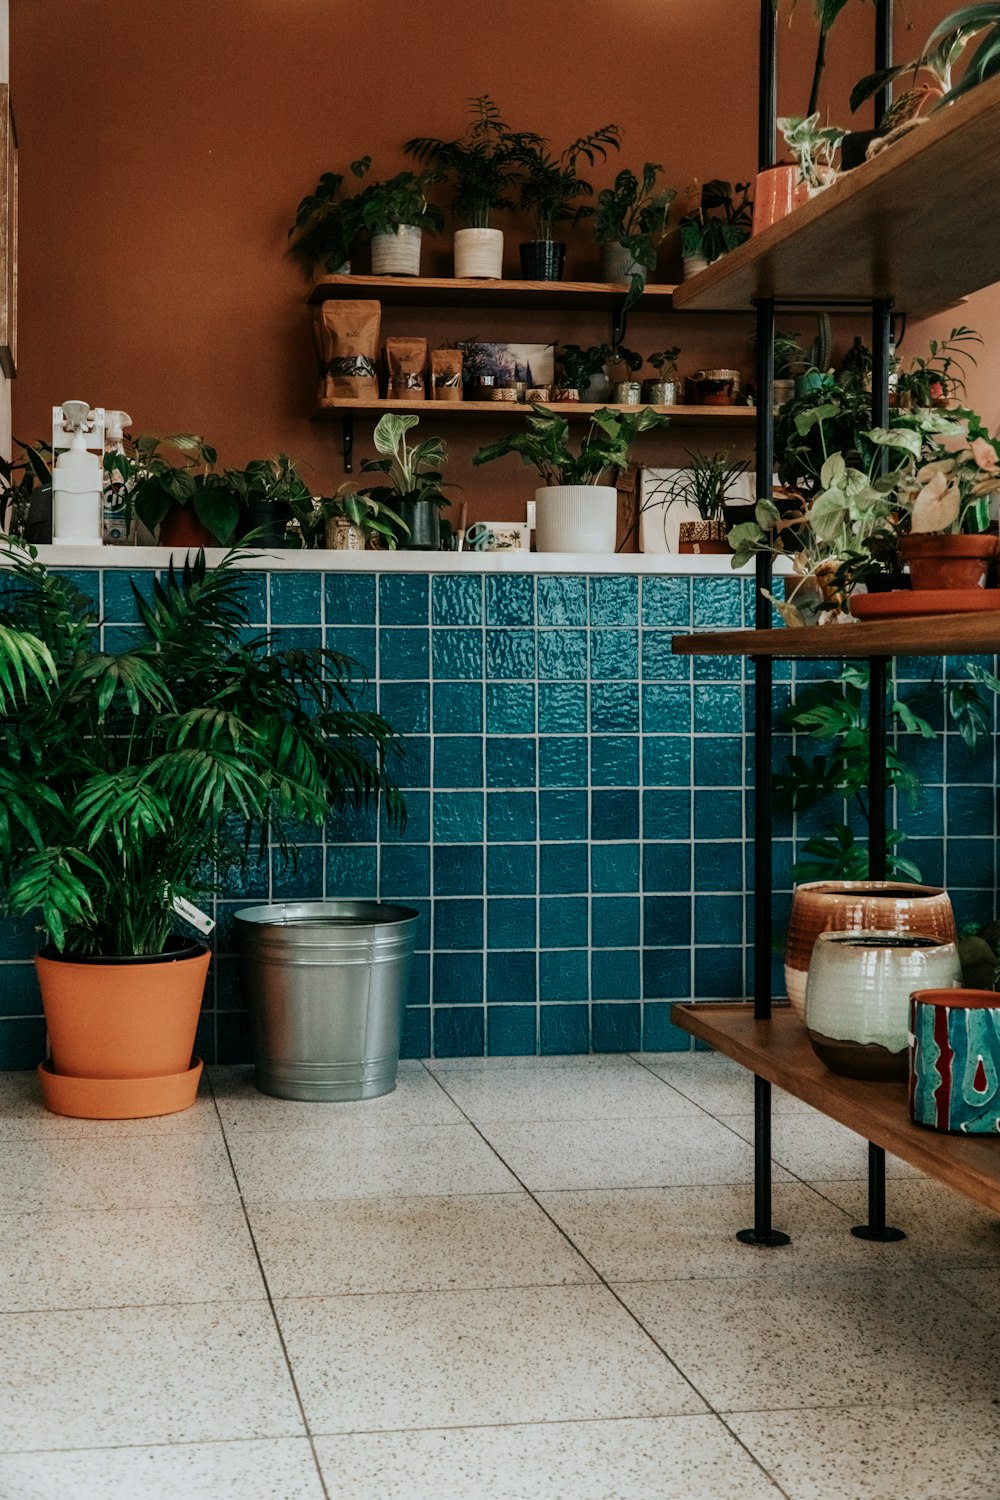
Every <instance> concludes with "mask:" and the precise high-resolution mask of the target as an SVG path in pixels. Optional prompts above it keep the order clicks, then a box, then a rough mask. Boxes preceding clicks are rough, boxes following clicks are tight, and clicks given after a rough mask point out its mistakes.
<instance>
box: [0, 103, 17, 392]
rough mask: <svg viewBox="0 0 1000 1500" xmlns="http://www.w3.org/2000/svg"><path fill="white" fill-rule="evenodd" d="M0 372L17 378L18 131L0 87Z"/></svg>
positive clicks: (11, 378) (11, 377) (8, 376)
mask: <svg viewBox="0 0 1000 1500" xmlns="http://www.w3.org/2000/svg"><path fill="white" fill-rule="evenodd" d="M0 370H2V371H3V373H4V375H6V377H7V379H8V380H13V379H14V377H15V375H16V374H17V129H16V127H15V125H14V112H13V110H12V108H11V103H10V85H9V84H6V83H2V84H0Z"/></svg>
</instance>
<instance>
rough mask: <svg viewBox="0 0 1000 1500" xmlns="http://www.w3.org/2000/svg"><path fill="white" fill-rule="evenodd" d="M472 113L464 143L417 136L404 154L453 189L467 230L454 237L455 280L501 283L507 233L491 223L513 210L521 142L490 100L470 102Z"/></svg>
mask: <svg viewBox="0 0 1000 1500" xmlns="http://www.w3.org/2000/svg"><path fill="white" fill-rule="evenodd" d="M470 112H471V115H472V119H471V122H470V124H469V128H468V130H467V131H466V133H465V136H464V137H463V138H462V139H461V140H458V141H443V140H440V139H439V138H438V137H436V136H415V137H414V138H413V139H412V140H409V141H407V142H406V148H405V149H406V150H407V151H408V152H409V153H410V154H411V155H412V156H414V157H415V158H416V160H417V161H418V162H420V163H422V164H423V163H428V164H430V165H431V166H432V167H434V168H435V169H436V170H437V171H439V172H440V173H442V174H443V176H445V177H446V178H447V179H448V180H449V181H450V182H451V183H452V185H453V188H454V198H453V200H452V207H453V210H454V213H455V217H456V218H457V219H458V220H459V222H460V223H461V224H462V226H463V227H462V228H461V229H456V231H455V275H456V276H457V277H482V278H484V279H489V280H499V279H500V277H502V276H503V230H502V229H494V228H493V227H492V226H491V224H490V220H491V218H492V216H493V214H494V212H495V211H497V210H498V209H504V208H513V206H514V205H513V200H512V198H511V197H510V192H511V188H512V186H513V183H514V177H515V171H516V169H515V167H514V164H513V153H514V148H515V145H516V143H517V138H516V137H515V136H514V134H513V132H512V131H511V129H510V126H509V125H508V124H507V123H506V121H505V120H504V119H503V117H502V116H501V114H500V111H499V109H498V108H497V105H496V104H495V103H494V101H493V100H492V99H491V98H490V96H489V94H482V95H480V96H479V97H478V98H476V99H472V100H471V101H470Z"/></svg>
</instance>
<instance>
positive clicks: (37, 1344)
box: [0, 1302, 305, 1452]
mask: <svg viewBox="0 0 1000 1500" xmlns="http://www.w3.org/2000/svg"><path fill="white" fill-rule="evenodd" d="M303 1305H305V1304H303ZM0 1378H2V1399H0V1450H2V1451H5V1452H12V1451H13V1452H21V1451H26V1450H30V1449H33V1448H82V1447H95V1446H106V1447H116V1446H119V1445H124V1444H144V1443H183V1442H209V1441H212V1440H216V1441H218V1440H220V1439H227V1438H244V1437H246V1438H251V1437H295V1436H298V1435H299V1434H300V1433H301V1432H302V1422H301V1418H300V1414H299V1409H298V1406H297V1404H296V1401H295V1395H294V1392H293V1390H292V1384H291V1380H290V1378H289V1375H288V1369H287V1366H286V1364H285V1361H284V1359H283V1357H282V1352H281V1343H280V1341H279V1339H278V1335H277V1332H276V1330H275V1327H274V1320H273V1318H272V1317H271V1313H270V1309H269V1308H268V1307H267V1306H266V1304H263V1303H256V1302H251V1303H234V1302H219V1303H205V1304H203V1305H201V1306H191V1307H128V1308H110V1309H108V1308H100V1309H98V1310H96V1311H83V1310H80V1311H77V1312H45V1313H6V1314H4V1316H3V1317H2V1318H0Z"/></svg>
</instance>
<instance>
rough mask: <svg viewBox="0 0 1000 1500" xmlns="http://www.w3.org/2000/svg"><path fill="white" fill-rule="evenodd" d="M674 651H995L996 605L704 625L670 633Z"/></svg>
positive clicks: (998, 645) (788, 654)
mask: <svg viewBox="0 0 1000 1500" xmlns="http://www.w3.org/2000/svg"><path fill="white" fill-rule="evenodd" d="M671 644H672V647H673V651H674V654H675V655H676V656H771V657H781V658H784V659H786V660H792V659H797V658H800V657H828V658H829V657H833V658H845V657H857V656H862V657H863V656H958V655H968V654H972V655H975V654H984V655H990V654H992V653H993V652H995V651H1000V610H995V611H994V610H988V611H985V612H984V613H981V614H979V613H977V614H955V615H927V616H924V617H923V618H920V619H914V620H870V621H865V622H864V623H863V624H857V625H809V626H805V627H803V628H802V629H795V630H709V631H701V632H697V631H696V632H695V633H694V634H693V635H675V636H674V637H673V641H672V643H671Z"/></svg>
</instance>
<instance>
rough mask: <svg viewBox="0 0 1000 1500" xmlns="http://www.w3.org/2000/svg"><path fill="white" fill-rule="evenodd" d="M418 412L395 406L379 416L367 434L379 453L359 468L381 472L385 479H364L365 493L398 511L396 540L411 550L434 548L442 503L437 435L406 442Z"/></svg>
mask: <svg viewBox="0 0 1000 1500" xmlns="http://www.w3.org/2000/svg"><path fill="white" fill-rule="evenodd" d="M419 422H420V418H419V417H418V416H417V415H416V414H415V413H414V414H413V415H412V416H411V415H409V414H408V413H407V414H406V415H403V414H400V413H396V412H386V413H385V415H384V416H383V417H380V418H379V420H378V423H377V425H376V427H375V432H374V434H373V442H374V444H375V448H376V450H377V451H378V452H379V453H381V454H382V455H383V456H382V457H381V458H366V459H365V460H364V461H363V462H362V465H361V469H362V472H363V473H366V474H384V475H385V476H386V477H387V479H388V481H389V483H388V484H374V485H369V486H368V487H367V488H366V490H365V494H367V496H368V497H369V498H370V499H371V500H373V501H375V502H377V504H378V505H379V506H380V507H381V508H382V511H383V512H386V510H387V508H389V513H391V514H394V515H395V516H398V518H399V522H400V526H399V530H400V537H399V545H400V546H401V547H402V548H403V549H404V550H409V551H412V552H437V551H438V550H439V549H440V546H441V510H442V508H443V507H444V506H445V505H447V503H448V501H447V497H446V495H445V493H444V480H443V479H442V477H441V470H442V468H443V467H444V465H445V463H447V461H448V453H447V449H446V448H445V445H444V442H443V440H442V439H441V438H437V437H432V438H425V439H424V441H423V442H422V443H408V442H407V441H406V434H407V433H408V432H410V431H411V430H412V429H413V428H414V427H416V426H417V425H418V424H419Z"/></svg>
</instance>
